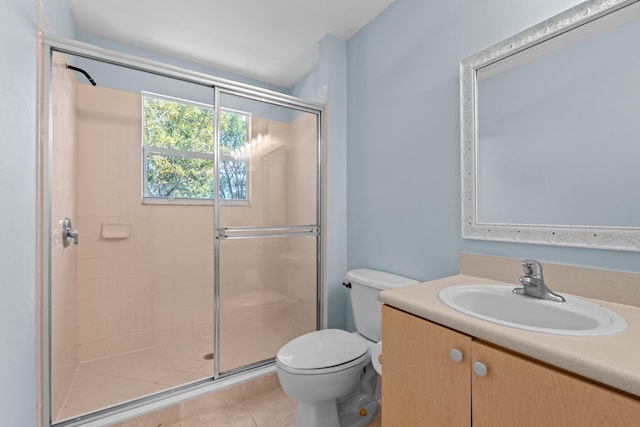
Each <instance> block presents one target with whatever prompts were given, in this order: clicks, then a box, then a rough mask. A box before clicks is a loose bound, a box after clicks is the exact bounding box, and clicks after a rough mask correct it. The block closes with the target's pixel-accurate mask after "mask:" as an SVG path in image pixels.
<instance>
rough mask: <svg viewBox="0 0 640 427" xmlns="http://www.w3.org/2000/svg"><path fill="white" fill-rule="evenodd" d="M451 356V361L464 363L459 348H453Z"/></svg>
mask: <svg viewBox="0 0 640 427" xmlns="http://www.w3.org/2000/svg"><path fill="white" fill-rule="evenodd" d="M449 355H450V356H451V359H452V360H453V361H454V362H456V363H458V362H462V358H463V355H462V352H461V351H460V350H458V349H457V348H452V349H451V351H450V352H449Z"/></svg>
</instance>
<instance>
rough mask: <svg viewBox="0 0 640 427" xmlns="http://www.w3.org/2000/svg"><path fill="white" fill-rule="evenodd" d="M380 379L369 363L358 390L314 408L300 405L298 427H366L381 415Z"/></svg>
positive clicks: (314, 405)
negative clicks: (377, 388)
mask: <svg viewBox="0 0 640 427" xmlns="http://www.w3.org/2000/svg"><path fill="white" fill-rule="evenodd" d="M378 378H379V377H378V374H377V373H376V371H375V370H374V369H373V367H372V366H371V364H370V363H369V365H367V367H366V368H365V369H364V370H363V374H362V377H361V378H360V381H359V384H358V386H357V387H355V389H354V390H352V391H351V392H350V393H348V394H347V395H345V396H343V397H341V398H339V399H337V400H335V399H332V400H327V401H324V402H318V403H313V404H310V403H304V402H300V401H298V402H297V403H298V408H297V415H296V427H366V426H367V425H369V424H370V423H371V422H372V421H373V419H374V418H375V417H376V415H377V414H378V407H379V406H378V400H377V399H376V395H375V389H376V384H377V382H378Z"/></svg>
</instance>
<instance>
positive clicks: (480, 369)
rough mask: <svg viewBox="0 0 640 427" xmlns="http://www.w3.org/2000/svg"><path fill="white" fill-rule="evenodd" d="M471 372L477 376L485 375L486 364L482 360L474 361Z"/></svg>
mask: <svg viewBox="0 0 640 427" xmlns="http://www.w3.org/2000/svg"><path fill="white" fill-rule="evenodd" d="M473 372H475V373H476V375H477V376H479V377H486V376H487V372H488V370H487V365H485V364H484V363H482V362H474V364H473Z"/></svg>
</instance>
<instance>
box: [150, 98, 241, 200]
mask: <svg viewBox="0 0 640 427" xmlns="http://www.w3.org/2000/svg"><path fill="white" fill-rule="evenodd" d="M142 99H143V119H142V120H143V123H142V127H143V132H142V139H143V157H144V158H143V176H144V185H143V187H144V194H143V200H144V201H145V202H149V203H211V200H212V199H213V194H214V189H215V182H214V164H213V162H214V145H213V138H214V129H213V109H212V107H211V106H210V105H206V104H200V103H196V102H190V101H185V100H179V99H176V98H170V97H166V96H160V95H155V94H149V93H143V94H142ZM249 123H250V115H249V114H248V113H243V112H239V111H233V110H227V109H221V111H220V123H219V129H220V131H219V132H220V177H219V195H220V199H221V200H222V201H223V202H227V203H233V202H244V203H246V202H248V194H247V193H248V191H247V188H248V182H247V180H248V176H247V172H248V153H247V154H245V155H242V154H241V155H238V154H237V153H240V152H241V151H240V150H241V148H242V147H244V146H245V145H246V144H247V141H248V139H249ZM242 151H243V152H244V150H242Z"/></svg>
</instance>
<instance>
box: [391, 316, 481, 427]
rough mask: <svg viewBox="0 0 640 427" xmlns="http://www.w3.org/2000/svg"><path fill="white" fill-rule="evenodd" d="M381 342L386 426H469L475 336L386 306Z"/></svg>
mask: <svg viewBox="0 0 640 427" xmlns="http://www.w3.org/2000/svg"><path fill="white" fill-rule="evenodd" d="M382 342H383V344H382V358H383V362H382V370H383V376H382V407H383V409H382V425H384V426H385V427H394V426H402V427H405V426H406V427H413V426H421V427H430V426H433V427H443V426H446V427H458V426H460V427H469V426H470V424H471V402H470V398H469V397H470V395H471V378H470V373H469V372H470V357H469V356H470V350H471V338H470V337H468V336H466V335H462V334H460V333H458V332H454V331H452V330H450V329H446V328H444V327H441V326H438V325H435V324H433V323H430V322H428V321H426V320H424V319H421V318H419V317H416V316H413V315H410V314H407V313H405V312H402V311H400V310H396V309H394V308H391V307H389V306H386V305H385V306H383V309H382ZM452 349H458V350H459V351H460V352H461V353H462V356H463V359H462V360H461V361H460V362H454V361H453V360H452V358H451V356H450V352H451V350H452Z"/></svg>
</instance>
